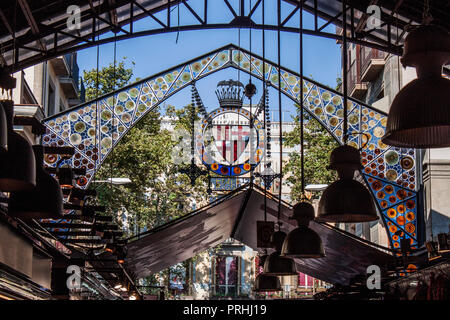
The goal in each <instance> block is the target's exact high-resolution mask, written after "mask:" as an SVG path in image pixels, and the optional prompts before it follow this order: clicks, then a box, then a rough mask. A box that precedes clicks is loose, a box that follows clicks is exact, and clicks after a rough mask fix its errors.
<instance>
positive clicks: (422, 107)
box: [382, 25, 450, 149]
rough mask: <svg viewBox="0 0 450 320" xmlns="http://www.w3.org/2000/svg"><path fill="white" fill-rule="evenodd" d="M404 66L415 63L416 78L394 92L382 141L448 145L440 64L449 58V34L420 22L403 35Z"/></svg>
mask: <svg viewBox="0 0 450 320" xmlns="http://www.w3.org/2000/svg"><path fill="white" fill-rule="evenodd" d="M401 62H402V65H403V66H404V67H407V66H409V67H415V68H416V72H417V79H415V80H413V81H411V82H410V83H408V84H407V85H406V86H405V87H404V88H403V89H401V90H400V91H399V92H398V93H397V95H396V96H395V98H394V100H393V102H392V105H391V108H390V110H389V115H388V118H387V125H386V134H385V136H384V137H383V138H382V141H383V143H385V144H388V145H391V146H397V147H410V148H421V149H425V148H443V147H450V80H448V79H445V78H443V77H442V66H443V65H446V64H447V63H449V62H450V36H449V34H448V32H446V31H445V30H443V29H441V28H440V27H437V26H431V25H421V26H419V27H417V28H416V29H414V30H413V31H411V32H410V33H409V34H408V35H407V36H406V39H405V46H404V52H403V56H402V58H401Z"/></svg>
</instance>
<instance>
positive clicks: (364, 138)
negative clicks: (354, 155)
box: [43, 45, 417, 248]
mask: <svg viewBox="0 0 450 320" xmlns="http://www.w3.org/2000/svg"><path fill="white" fill-rule="evenodd" d="M228 67H233V68H237V69H240V70H242V71H244V72H247V73H251V74H252V75H253V76H255V77H257V78H259V79H261V80H263V79H264V80H266V81H268V82H269V83H270V85H272V86H273V87H275V88H276V89H280V90H281V92H283V93H284V94H286V95H287V96H288V97H289V98H291V99H292V100H293V101H296V102H297V103H298V102H299V99H300V98H301V97H303V99H304V102H305V104H304V105H305V109H306V110H307V111H308V112H309V113H310V114H311V115H312V116H313V117H315V118H316V119H317V120H318V121H319V122H320V123H321V124H322V125H324V127H325V128H327V130H328V131H329V132H330V134H332V135H333V137H334V138H336V140H337V141H339V142H340V143H342V137H343V117H344V108H343V97H342V95H341V94H340V93H338V92H335V91H334V90H332V89H328V88H325V87H323V86H321V85H320V84H318V83H316V82H314V81H312V80H309V79H304V81H303V87H302V88H300V78H299V76H298V75H296V74H294V73H293V72H291V71H289V70H286V69H283V68H281V72H279V71H278V68H277V67H276V65H275V64H274V63H272V62H269V61H266V63H264V64H263V61H262V59H261V58H260V57H257V56H255V55H250V54H249V52H247V51H245V50H241V49H238V48H237V47H235V46H232V45H230V46H229V47H226V48H221V49H218V50H216V51H214V52H212V53H209V54H206V55H204V56H202V57H200V58H198V59H195V60H194V61H191V62H189V63H186V64H183V65H180V66H177V67H175V68H173V69H171V70H168V71H166V72H163V73H161V74H159V75H157V76H153V77H150V78H147V79H145V80H143V81H140V82H138V83H136V84H133V85H131V86H128V87H125V88H123V89H120V90H118V91H116V92H115V93H112V94H110V95H109V96H106V97H102V98H100V99H99V100H97V101H93V102H88V103H86V104H84V105H80V106H77V107H75V108H73V109H70V110H68V111H65V112H64V113H62V114H58V115H55V116H53V117H51V118H48V119H46V120H45V125H46V127H47V133H46V134H45V135H44V136H43V144H44V145H55V146H56V145H59V146H62V145H71V146H74V147H75V149H76V154H75V156H74V157H73V159H71V160H70V162H71V163H70V164H71V165H72V166H73V167H85V168H86V170H87V173H86V176H85V177H80V178H79V179H78V181H77V186H78V187H81V188H86V187H87V185H88V184H89V182H90V180H91V179H92V176H93V173H94V172H95V170H97V169H98V168H99V167H100V165H101V164H102V162H103V161H104V159H105V158H106V157H107V155H108V154H109V152H110V151H111V150H112V148H113V147H114V146H115V145H116V144H117V143H118V142H119V140H120V138H121V137H122V136H123V135H124V134H126V132H127V131H128V129H129V128H131V127H132V126H133V125H134V124H135V123H136V122H137V121H138V120H139V119H141V118H142V117H143V116H144V115H145V114H146V113H148V112H149V111H150V110H152V109H153V108H155V107H156V106H158V105H159V104H160V103H161V102H163V101H164V100H165V99H167V98H168V97H169V96H171V95H173V94H175V93H176V92H178V91H179V90H181V89H183V88H185V87H186V86H188V85H190V84H191V83H192V82H193V81H196V80H199V79H201V78H203V77H205V76H207V75H209V74H211V73H213V72H216V71H219V70H222V69H225V68H228ZM279 77H281V88H278V78H279ZM300 92H301V94H300ZM347 110H348V120H349V134H350V138H349V144H350V145H352V146H354V147H357V148H359V147H362V162H363V164H364V170H363V175H364V178H365V180H366V182H367V184H368V186H369V189H370V190H371V192H372V193H373V195H374V197H375V198H376V199H377V204H378V206H379V209H380V211H381V212H382V217H383V219H384V222H385V226H386V228H387V229H388V230H389V238H390V240H391V245H392V247H393V248H399V246H400V242H399V239H400V238H402V237H406V238H408V239H411V245H412V247H413V248H414V247H416V246H417V192H416V191H415V190H416V168H415V159H416V154H415V150H414V149H400V148H395V147H389V146H387V145H385V144H383V143H382V142H381V137H382V136H383V135H384V133H385V129H386V114H384V113H382V112H380V111H377V110H375V109H373V108H370V107H368V106H365V105H362V104H360V103H358V102H356V101H353V100H351V99H349V101H348V108H347ZM359 132H364V135H361V134H359ZM57 160H58V157H56V156H48V157H46V159H45V161H46V165H48V166H54V165H55V164H56V162H57ZM391 191H392V192H391ZM394 197H395V199H394Z"/></svg>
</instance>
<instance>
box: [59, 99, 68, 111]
mask: <svg viewBox="0 0 450 320" xmlns="http://www.w3.org/2000/svg"><path fill="white" fill-rule="evenodd" d="M65 109H66V107H65V106H64V103H63V102H62V100H59V111H64V110H65Z"/></svg>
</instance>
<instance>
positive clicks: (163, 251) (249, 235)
mask: <svg viewBox="0 0 450 320" xmlns="http://www.w3.org/2000/svg"><path fill="white" fill-rule="evenodd" d="M268 196H269V197H268V199H267V220H269V221H276V220H277V215H278V211H277V210H278V201H277V199H276V198H274V197H273V196H272V195H270V194H268ZM281 208H282V210H281V216H280V220H281V221H282V222H283V225H282V230H283V231H285V232H289V231H290V230H292V229H293V228H295V225H294V222H293V221H292V220H290V219H289V216H291V215H292V212H291V211H292V209H291V208H290V207H289V206H288V205H287V204H283V205H282V206H281ZM258 220H264V194H263V193H262V191H261V190H257V189H247V190H243V189H241V190H239V191H237V192H235V193H233V194H232V195H230V196H229V197H227V198H226V199H222V200H221V201H219V202H217V203H214V204H213V205H211V206H209V207H206V208H204V209H201V210H199V211H197V212H194V213H191V214H188V215H187V216H185V217H183V218H181V219H178V220H175V221H173V222H170V223H168V224H166V225H163V226H161V227H159V228H157V229H154V230H151V231H150V232H148V233H146V234H144V235H141V236H140V237H139V238H138V239H137V240H135V241H132V242H130V243H129V244H128V245H127V268H128V270H129V271H130V272H132V273H133V274H134V276H136V277H137V278H140V277H145V276H148V275H150V274H153V273H156V272H159V271H161V270H163V269H165V268H167V267H169V266H172V265H174V264H177V263H179V262H182V261H184V260H186V259H189V258H191V257H193V256H195V255H196V254H197V253H200V252H202V251H204V250H206V249H208V248H211V247H214V246H216V245H218V244H220V243H221V242H223V241H224V240H225V239H227V238H230V237H232V238H234V239H236V240H239V241H241V242H242V243H244V244H246V245H247V246H249V247H251V248H253V249H254V250H257V246H256V221H258ZM310 227H311V228H312V229H314V230H315V231H316V232H318V233H319V234H320V236H321V238H322V241H323V244H324V248H325V253H326V257H325V258H321V259H305V260H299V259H297V260H296V262H297V269H298V271H300V272H303V273H305V274H308V275H310V276H312V277H315V278H317V279H320V280H323V281H326V282H328V283H332V284H338V283H340V284H343V285H346V284H348V283H349V281H350V279H352V278H353V277H354V276H356V275H360V274H365V273H366V270H367V267H368V266H370V265H373V264H376V265H378V266H380V268H381V269H382V270H383V269H385V267H386V265H387V263H388V262H389V261H392V255H391V254H390V253H388V251H387V250H386V251H383V250H380V249H379V248H377V247H375V246H374V245H370V244H368V243H366V242H364V241H363V240H360V239H359V238H357V237H355V236H353V235H349V234H346V233H344V232H343V231H340V230H339V229H337V228H335V227H333V226H330V225H327V224H322V223H316V222H311V224H310Z"/></svg>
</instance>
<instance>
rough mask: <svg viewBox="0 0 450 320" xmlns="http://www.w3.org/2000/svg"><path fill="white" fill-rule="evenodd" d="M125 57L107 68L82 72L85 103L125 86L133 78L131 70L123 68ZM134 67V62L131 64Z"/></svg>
mask: <svg viewBox="0 0 450 320" xmlns="http://www.w3.org/2000/svg"><path fill="white" fill-rule="evenodd" d="M125 60H126V57H124V58H123V60H122V61H119V62H118V63H116V65H115V66H114V64H113V63H110V64H109V65H108V66H106V67H103V68H101V69H99V70H98V76H97V69H91V70H89V71H86V70H84V71H83V84H84V87H85V89H86V101H89V100H92V99H95V98H96V97H99V96H102V95H104V94H107V93H109V92H112V91H114V90H116V89H118V88H122V87H123V86H125V85H127V84H128V82H129V81H130V79H131V77H132V76H133V69H132V68H126V67H125ZM132 64H133V65H134V62H132Z"/></svg>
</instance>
